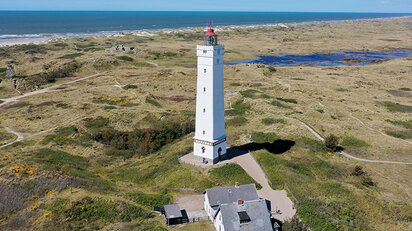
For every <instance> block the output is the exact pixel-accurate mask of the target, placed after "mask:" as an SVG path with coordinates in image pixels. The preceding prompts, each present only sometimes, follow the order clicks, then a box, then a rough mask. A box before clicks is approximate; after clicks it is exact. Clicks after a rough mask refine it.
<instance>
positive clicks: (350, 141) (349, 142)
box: [341, 136, 369, 148]
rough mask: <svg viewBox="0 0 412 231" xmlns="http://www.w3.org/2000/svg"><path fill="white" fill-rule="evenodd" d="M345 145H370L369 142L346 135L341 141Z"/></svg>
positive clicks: (360, 146) (357, 146) (359, 146)
mask: <svg viewBox="0 0 412 231" xmlns="http://www.w3.org/2000/svg"><path fill="white" fill-rule="evenodd" d="M341 145H342V146H344V147H354V148H362V147H368V146H369V144H368V143H366V142H365V141H363V140H360V139H358V138H356V137H353V136H345V137H344V138H343V140H342V142H341Z"/></svg>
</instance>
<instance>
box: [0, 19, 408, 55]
mask: <svg viewBox="0 0 412 231" xmlns="http://www.w3.org/2000/svg"><path fill="white" fill-rule="evenodd" d="M2 13H4V12H1V11H0V19H1V16H3V15H2ZM239 14H240V13H239ZM307 14H315V15H316V14H322V13H307ZM324 14H329V16H330V15H334V14H336V15H339V16H340V17H343V15H345V14H350V15H351V17H354V16H353V15H359V17H361V18H351V19H339V18H338V19H332V18H331V19H329V20H322V19H319V20H313V21H305V20H304V19H301V18H297V19H296V21H290V22H276V23H255V24H249V23H244V24H232V25H224V24H225V23H220V25H219V24H218V25H217V26H216V29H217V30H230V29H235V28H255V27H265V26H286V25H293V24H305V23H322V22H323V23H328V22H344V21H367V20H379V19H388V20H391V19H399V18H409V17H412V14H401V16H393V14H377V15H376V16H377V17H371V18H362V17H366V16H369V15H370V16H373V15H375V14H359V13H357V14H351V13H324ZM298 15H300V16H301V17H303V15H305V13H299V14H298ZM365 15H366V16H365ZM379 15H381V16H382V17H378V16H379ZM391 16H393V17H391ZM288 20H290V19H288ZM299 20H300V21H299ZM0 21H1V20H0ZM279 21H281V19H279ZM286 21H287V20H286ZM222 24H223V25H222ZM54 26H56V25H54ZM204 28H205V27H202V26H197V25H196V26H185V27H178V26H176V27H167V28H155V29H148V28H143V29H137V30H127V29H126V30H113V31H104V30H103V31H96V32H67V33H64V32H63V33H32V34H31V33H27V34H24V33H22V34H18V33H16V34H2V32H3V33H4V31H5V30H4V25H1V24H0V47H3V46H13V45H21V44H31V43H32V44H44V43H47V42H49V41H53V40H56V39H65V38H76V37H78V38H81V37H96V36H124V35H126V34H133V35H136V36H154V35H155V34H156V33H174V32H187V31H195V30H202V29H204Z"/></svg>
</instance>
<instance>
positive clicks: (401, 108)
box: [383, 101, 412, 113]
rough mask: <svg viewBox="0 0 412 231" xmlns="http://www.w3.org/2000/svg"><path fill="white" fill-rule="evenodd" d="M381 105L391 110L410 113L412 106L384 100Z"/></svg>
mask: <svg viewBox="0 0 412 231" xmlns="http://www.w3.org/2000/svg"><path fill="white" fill-rule="evenodd" d="M383 106H385V107H386V108H387V109H388V110H389V111H392V112H404V113H412V106H408V105H402V104H399V103H393V102H390V101H385V102H383Z"/></svg>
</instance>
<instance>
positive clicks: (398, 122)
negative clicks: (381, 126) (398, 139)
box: [388, 120, 412, 129]
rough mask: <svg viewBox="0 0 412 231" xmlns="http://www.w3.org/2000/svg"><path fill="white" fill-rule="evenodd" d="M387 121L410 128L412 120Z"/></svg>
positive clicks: (411, 127)
mask: <svg viewBox="0 0 412 231" xmlns="http://www.w3.org/2000/svg"><path fill="white" fill-rule="evenodd" d="M388 122H389V123H391V124H393V125H398V126H401V127H404V128H407V129H412V120H407V121H401V120H388Z"/></svg>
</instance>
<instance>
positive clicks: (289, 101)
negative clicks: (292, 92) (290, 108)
mask: <svg viewBox="0 0 412 231" xmlns="http://www.w3.org/2000/svg"><path fill="white" fill-rule="evenodd" d="M276 99H277V100H279V101H283V102H286V103H294V104H297V103H298V101H297V100H296V99H288V98H282V97H278V98H276Z"/></svg>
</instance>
